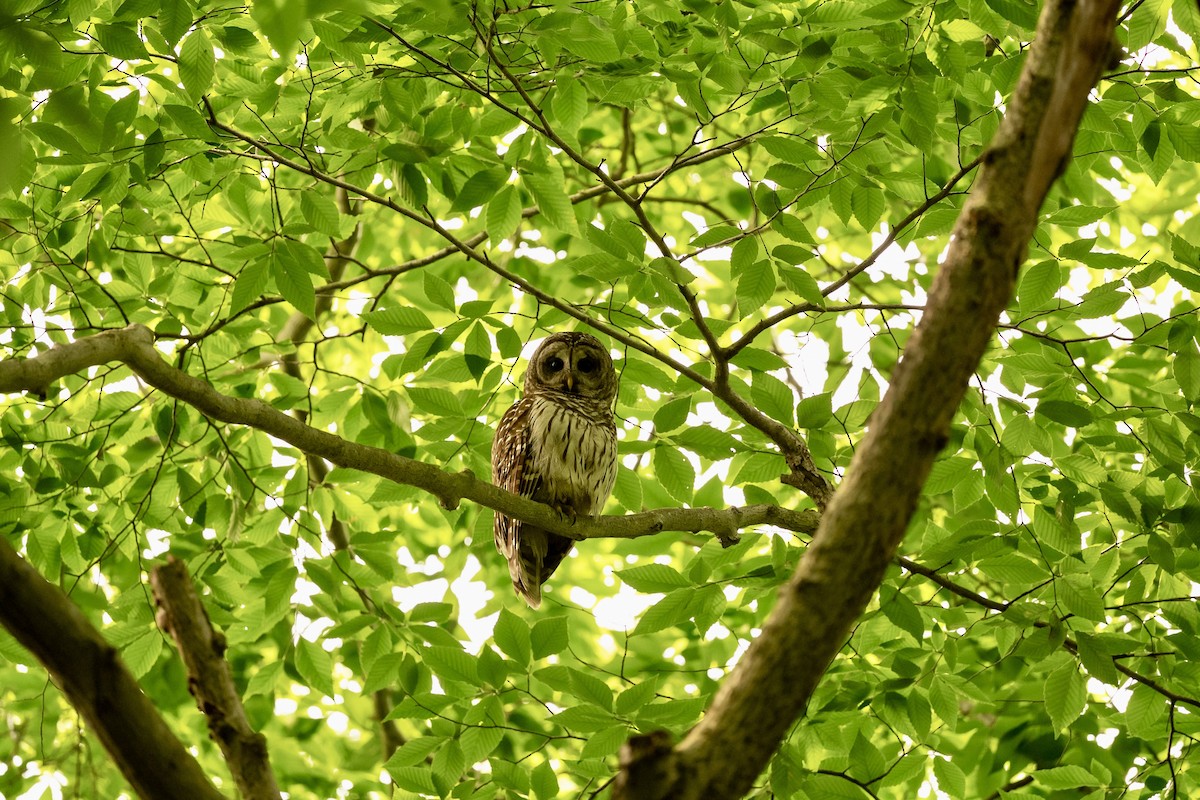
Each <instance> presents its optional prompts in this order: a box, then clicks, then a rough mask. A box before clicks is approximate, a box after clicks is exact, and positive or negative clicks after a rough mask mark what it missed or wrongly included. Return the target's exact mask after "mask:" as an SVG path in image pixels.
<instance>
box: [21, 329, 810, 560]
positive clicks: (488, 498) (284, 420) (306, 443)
mask: <svg viewBox="0 0 1200 800" xmlns="http://www.w3.org/2000/svg"><path fill="white" fill-rule="evenodd" d="M113 362H121V363H124V364H125V365H126V366H128V367H129V368H130V369H131V370H133V372H134V373H135V374H136V375H137V376H138V377H140V378H141V379H142V380H144V381H145V382H146V383H148V384H150V385H151V386H153V387H154V388H156V389H158V390H159V391H161V392H163V393H164V394H167V395H169V396H171V397H174V398H176V399H177V400H182V401H183V402H185V403H188V404H189V405H191V406H193V407H194V408H196V410H198V411H200V412H201V413H202V414H204V415H205V416H207V417H210V418H212V419H214V420H218V421H220V422H228V423H233V424H236V425H246V426H249V427H251V428H256V429H258V430H260V431H263V432H264V433H268V434H270V435H271V436H274V437H275V438H277V439H282V440H283V441H285V442H287V443H288V444H291V445H293V446H294V447H296V448H297V449H299V450H301V451H302V452H304V453H306V454H308V455H310V456H318V457H320V458H323V459H325V460H326V461H329V462H331V463H333V464H336V465H337V466H340V467H346V468H348V469H357V470H360V471H362V472H369V473H372V474H374V475H378V476H380V477H382V478H387V479H388V480H391V481H395V482H396V483H401V484H404V485H407V486H414V487H416V488H418V489H421V490H423V491H425V492H428V493H429V494H431V495H433V496H434V497H436V498H438V500H439V501H440V502H441V504H442V506H443V507H445V508H456V507H457V506H458V504H459V502H460V501H462V500H464V499H465V500H470V501H472V502H475V503H478V504H479V505H482V506H486V507H488V508H491V509H494V510H496V511H500V512H503V513H504V514H507V515H508V516H510V517H516V518H517V519H521V520H523V521H525V522H528V523H530V524H532V525H537V526H538V527H539V528H543V529H545V530H548V531H551V532H553V533H558V534H561V535H563V536H569V537H571V538H573V539H598V538H621V539H632V538H636V537H638V536H649V535H651V534H655V533H661V532H664V531H684V532H693V533H699V532H701V531H711V532H713V533H715V534H717V535H718V536H719V537H721V538H722V540H723V541H726V542H728V541H731V540H732V539H733V538H734V537H735V534H736V532H737V531H739V530H742V529H744V528H747V527H750V526H753V525H763V524H767V525H776V526H778V527H780V528H785V529H787V530H792V531H797V532H802V533H803V532H811V531H813V530H815V529H816V521H817V516H816V514H815V513H814V512H811V511H795V510H792V509H786V508H780V507H779V506H774V505H767V504H762V505H755V506H747V507H745V508H736V507H733V508H725V509H716V508H663V509H656V510H653V511H643V512H641V513H638V514H628V515H625V516H602V517H598V518H595V519H588V518H582V517H581V518H578V519H576V520H574V521H570V520H567V519H566V518H564V517H563V516H562V515H561V514H559V513H558V512H557V511H555V510H554V509H553V508H551V507H550V506H547V505H543V504H541V503H537V502H534V501H533V500H530V499H528V498H526V497H521V496H520V495H516V494H513V493H512V492H508V491H505V490H504V489H501V488H499V487H497V486H493V485H492V484H490V483H486V482H484V481H481V480H479V479H478V478H476V477H475V476H474V475H473V474H471V473H470V472H469V471H464V472H458V473H448V472H445V471H443V470H441V469H439V468H438V467H436V466H434V465H433V464H428V463H426V462H424V461H415V460H413V459H411V458H405V457H403V456H398V455H396V454H395V453H391V452H389V451H387V450H383V449H381V448H378V447H370V446H367V445H361V444H355V443H353V442H348V441H346V440H345V439H342V438H341V437H339V436H334V435H333V434H331V433H327V432H325V431H322V430H318V429H316V428H313V427H311V426H309V425H307V424H305V423H304V422H302V421H300V420H298V419H296V418H295V417H292V416H290V415H288V414H285V413H283V412H282V411H277V410H276V409H274V408H272V407H271V406H270V405H268V404H266V403H264V402H262V401H261V400H255V399H248V398H241V397H230V396H229V395H225V394H221V393H220V392H218V391H217V390H216V389H215V388H213V387H212V385H211V384H208V383H206V382H205V381H202V380H200V379H199V378H195V377H193V376H191V375H188V374H187V373H186V372H184V371H182V370H180V369H176V368H175V367H173V366H171V365H169V364H168V363H167V362H166V361H164V360H163V358H162V356H161V355H159V353H158V351H157V350H156V349H155V347H154V334H153V333H151V332H150V330H149V329H148V328H145V327H143V326H141V325H130V326H129V327H127V328H121V329H119V330H111V331H105V332H103V333H98V334H96V335H94V336H88V337H85V338H82V339H77V340H76V341H74V342H71V343H69V344H64V345H60V346H58V347H54V348H51V349H50V350H48V351H46V352H45V353H41V354H40V355H37V356H35V357H33V358H12V359H8V360H6V361H2V362H0V392H33V393H35V394H37V395H38V396H41V397H44V396H45V395H46V392H47V389H48V387H49V386H50V384H51V383H53V382H54V381H56V380H58V379H59V378H62V377H64V376H67V375H74V374H75V373H78V372H82V371H83V370H85V369H87V368H88V367H95V366H100V365H101V364H109V363H113Z"/></svg>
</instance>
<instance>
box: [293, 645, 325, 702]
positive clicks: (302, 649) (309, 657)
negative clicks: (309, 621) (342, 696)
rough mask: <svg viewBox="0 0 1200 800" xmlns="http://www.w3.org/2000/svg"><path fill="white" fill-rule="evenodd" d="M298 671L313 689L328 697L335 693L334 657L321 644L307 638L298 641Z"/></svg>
mask: <svg viewBox="0 0 1200 800" xmlns="http://www.w3.org/2000/svg"><path fill="white" fill-rule="evenodd" d="M296 671H297V672H299V673H300V677H301V678H303V679H304V681H305V682H306V683H307V684H308V685H309V686H311V687H312V688H313V689H316V690H317V691H318V692H321V693H322V694H324V695H326V696H327V697H332V696H333V695H334V688H333V659H332V658H330V656H329V653H327V652H326V651H325V649H324V648H323V647H321V646H320V645H319V644H316V643H315V642H310V641H308V640H306V639H301V640H300V641H298V642H296Z"/></svg>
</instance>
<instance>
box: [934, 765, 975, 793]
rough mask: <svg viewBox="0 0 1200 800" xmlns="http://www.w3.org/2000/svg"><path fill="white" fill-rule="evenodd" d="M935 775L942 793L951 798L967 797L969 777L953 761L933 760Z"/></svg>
mask: <svg viewBox="0 0 1200 800" xmlns="http://www.w3.org/2000/svg"><path fill="white" fill-rule="evenodd" d="M933 774H934V777H936V778H937V782H938V789H940V790H941V791H943V792H945V793H946V794H948V795H950V796H951V797H966V796H967V794H966V792H967V775H966V773H964V772H963V771H962V768H961V767H959V766H958V765H957V764H955V763H954V762H953V761H950V760H949V759H945V758H935V759H933Z"/></svg>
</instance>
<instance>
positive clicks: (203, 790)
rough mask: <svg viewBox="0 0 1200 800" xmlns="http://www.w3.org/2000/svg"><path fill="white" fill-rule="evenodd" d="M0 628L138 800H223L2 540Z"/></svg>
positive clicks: (60, 600)
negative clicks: (29, 656) (36, 665)
mask: <svg viewBox="0 0 1200 800" xmlns="http://www.w3.org/2000/svg"><path fill="white" fill-rule="evenodd" d="M0 623H3V625H4V627H5V628H7V629H8V630H9V631H10V632H11V633H12V635H13V636H14V637H15V638H16V640H17V641H18V642H20V643H21V644H22V645H24V646H25V647H27V648H28V649H29V651H30V652H31V653H33V655H34V656H36V657H37V659H38V661H40V662H41V663H42V665H43V666H45V667H46V670H47V671H48V672H49V673H50V675H51V677H52V678H53V679H54V682H55V684H57V685H58V687H59V688H60V689H62V691H63V694H65V695H66V696H67V699H68V700H70V701H71V705H73V706H74V707H75V710H76V711H78V712H79V714H80V716H82V717H83V718H84V719H85V720H87V724H88V727H89V728H90V729H91V730H92V731H93V732H94V733H95V734H96V735H97V736H98V737H99V738H100V741H101V742H103V743H104V748H105V749H106V750H108V752H109V753H110V754H111V755H112V758H113V761H114V762H115V763H116V765H117V766H118V767H119V768H120V770H121V773H122V774H123V775H124V776H125V779H126V780H128V781H129V784H130V785H131V786H132V787H133V789H134V791H136V792H137V793H138V795H139V796H140V797H144V798H155V799H156V800H221V798H223V797H224V795H222V794H221V793H220V792H218V791H217V790H216V789H215V788H213V785H212V784H211V783H209V780H208V776H207V775H205V774H204V770H203V769H201V768H200V765H199V764H198V763H196V759H194V758H192V755H191V754H190V753H188V751H187V750H186V749H184V746H183V745H182V744H181V743H180V741H179V739H177V738H175V734H173V733H172V732H171V729H170V728H168V727H167V723H166V722H165V721H164V720H163V718H162V717H161V716H160V715H159V713H158V710H157V709H156V708H155V707H154V704H153V703H151V702H150V698H148V697H146V695H144V694H143V693H142V690H141V688H140V687H139V686H138V684H137V681H136V680H134V678H133V675H131V674H130V672H129V670H128V669H127V668H126V667H125V664H124V662H122V661H121V659H120V656H119V654H118V653H117V649H116V648H115V647H113V646H112V645H111V644H109V643H108V642H106V641H105V640H104V637H103V636H101V635H100V632H99V631H97V630H96V629H95V628H94V627H92V624H91V623H90V622H88V620H87V619H86V618H85V617H84V616H83V613H82V612H81V611H80V610H79V609H78V608H76V607H75V604H74V603H72V602H71V600H70V598H68V597H67V596H66V595H65V594H63V592H62V590H61V589H59V588H58V587H57V586H53V585H51V584H50V583H48V582H47V581H46V580H45V579H44V578H43V577H42V576H41V575H39V574H38V573H37V572H36V571H35V570H34V569H33V567H31V566H29V564H28V563H27V562H26V561H25V560H24V559H23V558H21V557H20V556H19V555H17V553H16V551H15V550H13V549H12V547H10V546H9V544H8V542H7V541H5V540H4V539H3V538H0Z"/></svg>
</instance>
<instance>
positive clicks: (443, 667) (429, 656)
mask: <svg viewBox="0 0 1200 800" xmlns="http://www.w3.org/2000/svg"><path fill="white" fill-rule="evenodd" d="M421 655H422V656H423V657H424V661H425V664H426V665H427V666H428V667H429V668H430V669H432V670H433V671H434V672H435V673H437V674H438V675H439V676H441V677H443V678H449V679H451V680H456V681H464V682H466V683H471V684H477V683H478V682H479V673H478V670H477V669H476V666H475V659H474V658H472V657H471V656H470V654H468V653H467V652H465V651H463V650H462V649H460V648H458V647H445V646H441V645H435V646H433V647H428V648H426V649H424V650H422V651H421Z"/></svg>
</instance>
